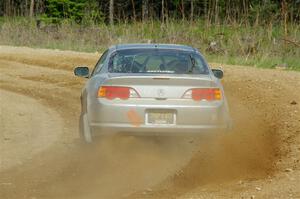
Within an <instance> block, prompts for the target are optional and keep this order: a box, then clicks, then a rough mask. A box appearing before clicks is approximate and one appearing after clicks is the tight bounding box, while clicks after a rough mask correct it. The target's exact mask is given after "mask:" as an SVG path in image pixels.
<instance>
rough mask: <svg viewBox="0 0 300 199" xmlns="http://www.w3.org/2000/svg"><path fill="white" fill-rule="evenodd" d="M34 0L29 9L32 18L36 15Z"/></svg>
mask: <svg viewBox="0 0 300 199" xmlns="http://www.w3.org/2000/svg"><path fill="white" fill-rule="evenodd" d="M33 11H34V0H31V2H30V10H29V16H30V17H31V18H32V17H33V15H34V12H33Z"/></svg>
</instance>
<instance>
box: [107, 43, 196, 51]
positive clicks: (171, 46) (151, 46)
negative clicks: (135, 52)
mask: <svg viewBox="0 0 300 199" xmlns="http://www.w3.org/2000/svg"><path fill="white" fill-rule="evenodd" d="M140 48H143V49H154V48H156V49H172V50H184V51H192V52H196V51H197V50H196V49H195V48H193V47H191V46H186V45H178V44H142V43H141V44H118V45H115V46H112V47H111V49H114V50H127V49H140Z"/></svg>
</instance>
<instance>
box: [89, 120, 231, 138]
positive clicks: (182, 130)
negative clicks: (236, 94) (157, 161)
mask: <svg viewBox="0 0 300 199" xmlns="http://www.w3.org/2000/svg"><path fill="white" fill-rule="evenodd" d="M91 128H92V129H93V136H97V135H110V134H115V133H124V134H130V135H140V136H147V135H150V136H151V135H165V136H169V135H170V136H171V135H172V136H173V135H178V136H181V135H187V134H211V133H217V132H220V131H227V130H228V125H174V126H171V125H170V126H168V125H166V126H158V125H140V126H132V125H130V124H118V125H116V124H99V123H92V124H91Z"/></svg>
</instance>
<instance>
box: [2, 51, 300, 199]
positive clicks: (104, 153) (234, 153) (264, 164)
mask: <svg viewBox="0 0 300 199" xmlns="http://www.w3.org/2000/svg"><path fill="white" fill-rule="evenodd" d="M98 57H99V55H98V54H88V53H77V52H69V51H58V50H44V49H31V48H25V47H9V46H0V143H1V144H0V198H1V199H2V198H18V199H19V198H31V199H34V198H35V199H38V198H105V199H106V198H178V199H188V198H189V199H196V198H284V199H285V198H300V73H299V72H293V71H281V70H264V69H257V68H250V67H241V66H224V70H225V78H224V80H222V81H223V84H224V87H225V92H226V94H227V98H228V101H229V106H230V111H231V115H232V118H233V122H234V128H233V130H232V132H230V133H228V134H222V135H219V136H214V137H211V138H203V139H199V138H158V137H133V136H122V135H116V136H113V137H110V138H104V139H101V140H98V141H97V142H95V143H93V144H92V145H90V146H86V145H84V144H83V143H81V142H80V140H79V135H78V128H77V127H78V117H79V113H80V101H79V97H80V91H81V88H82V86H83V84H84V82H85V79H79V78H76V77H74V75H73V72H72V70H73V68H74V67H75V66H78V65H88V66H89V67H93V65H94V64H95V63H96V61H97V59H98Z"/></svg>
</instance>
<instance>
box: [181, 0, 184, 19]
mask: <svg viewBox="0 0 300 199" xmlns="http://www.w3.org/2000/svg"><path fill="white" fill-rule="evenodd" d="M181 15H182V20H185V14H184V2H183V0H181Z"/></svg>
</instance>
